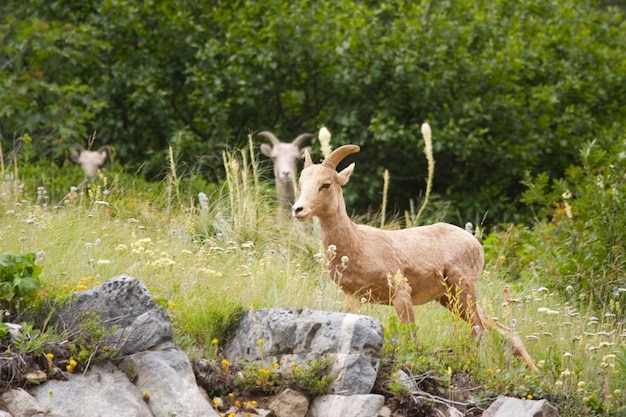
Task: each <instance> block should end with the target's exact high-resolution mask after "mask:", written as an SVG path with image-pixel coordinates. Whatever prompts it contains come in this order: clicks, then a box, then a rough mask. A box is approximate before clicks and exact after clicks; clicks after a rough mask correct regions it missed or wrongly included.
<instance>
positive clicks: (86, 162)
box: [71, 143, 107, 177]
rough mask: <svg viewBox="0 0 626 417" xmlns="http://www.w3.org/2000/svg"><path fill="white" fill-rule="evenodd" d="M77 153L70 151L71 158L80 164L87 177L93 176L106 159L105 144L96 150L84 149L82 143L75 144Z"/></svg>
mask: <svg viewBox="0 0 626 417" xmlns="http://www.w3.org/2000/svg"><path fill="white" fill-rule="evenodd" d="M76 147H77V148H78V150H79V153H78V154H76V153H74V152H72V153H71V156H72V160H73V161H74V162H76V163H77V164H78V165H80V166H81V168H82V169H83V171H85V175H87V176H88V177H95V176H96V175H97V174H98V170H99V169H101V168H102V167H103V166H104V163H105V161H106V159H107V150H106V146H103V147H102V148H100V149H98V150H97V151H91V150H88V149H85V148H84V147H83V146H82V145H80V144H78V143H77V144H76Z"/></svg>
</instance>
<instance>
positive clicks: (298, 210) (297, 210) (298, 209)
mask: <svg viewBox="0 0 626 417" xmlns="http://www.w3.org/2000/svg"><path fill="white" fill-rule="evenodd" d="M302 210H303V208H302V207H294V208H293V212H294V214H298V213H300V212H301V211H302Z"/></svg>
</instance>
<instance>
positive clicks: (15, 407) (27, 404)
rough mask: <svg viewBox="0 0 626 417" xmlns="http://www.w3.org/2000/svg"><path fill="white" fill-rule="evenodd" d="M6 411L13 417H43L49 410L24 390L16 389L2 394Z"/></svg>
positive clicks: (0, 399) (1, 398)
mask: <svg viewBox="0 0 626 417" xmlns="http://www.w3.org/2000/svg"><path fill="white" fill-rule="evenodd" d="M0 402H2V403H3V404H4V405H5V407H6V410H7V411H8V412H9V413H10V414H9V416H13V417H43V416H44V415H46V414H47V413H48V411H49V410H48V408H46V407H44V406H43V405H41V404H40V403H39V401H37V399H36V398H34V397H33V396H31V395H30V394H29V393H28V392H26V391H24V390H23V389H22V388H16V389H12V390H9V391H7V392H4V393H2V395H1V396H0Z"/></svg>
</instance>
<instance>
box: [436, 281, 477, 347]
mask: <svg viewBox="0 0 626 417" xmlns="http://www.w3.org/2000/svg"><path fill="white" fill-rule="evenodd" d="M438 301H439V303H440V304H441V305H442V306H444V307H445V308H447V309H448V310H450V311H451V312H452V314H454V315H456V316H459V317H460V318H461V319H463V320H464V321H465V322H467V323H469V324H470V325H471V326H472V339H473V340H474V341H476V340H478V339H480V338H481V337H482V334H483V331H484V330H485V323H484V321H483V315H482V312H481V311H480V308H479V307H478V304H477V303H476V296H475V294H474V292H473V291H470V290H469V289H467V288H466V289H464V290H458V289H454V288H450V289H449V291H448V292H447V293H446V295H444V296H443V297H441V298H440V299H439V300H438Z"/></svg>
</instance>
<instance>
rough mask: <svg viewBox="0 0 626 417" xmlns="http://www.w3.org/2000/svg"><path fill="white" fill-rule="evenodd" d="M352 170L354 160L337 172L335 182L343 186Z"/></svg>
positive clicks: (348, 179)
mask: <svg viewBox="0 0 626 417" xmlns="http://www.w3.org/2000/svg"><path fill="white" fill-rule="evenodd" d="M352 171H354V162H353V163H351V164H350V165H348V166H347V167H346V168H344V169H342V170H341V172H339V173H338V174H337V182H339V185H341V186H344V185H346V184H347V183H348V181H350V175H352Z"/></svg>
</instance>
